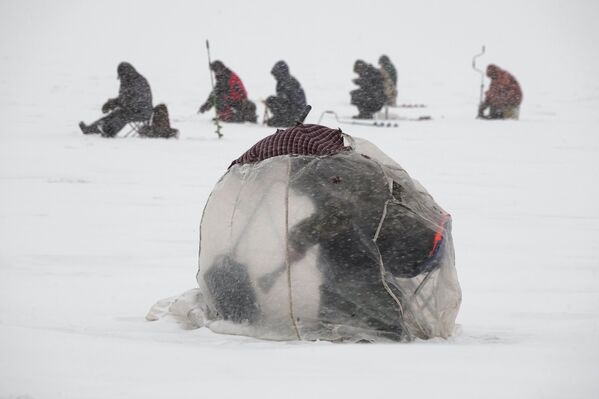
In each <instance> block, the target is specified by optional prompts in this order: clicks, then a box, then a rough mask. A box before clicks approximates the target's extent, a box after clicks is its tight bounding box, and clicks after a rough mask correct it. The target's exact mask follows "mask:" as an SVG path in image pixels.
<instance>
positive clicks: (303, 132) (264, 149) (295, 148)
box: [229, 124, 350, 168]
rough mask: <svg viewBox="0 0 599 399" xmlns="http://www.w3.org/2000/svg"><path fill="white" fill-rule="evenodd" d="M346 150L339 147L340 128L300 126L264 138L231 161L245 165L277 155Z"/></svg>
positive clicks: (233, 163) (340, 138) (344, 147)
mask: <svg viewBox="0 0 599 399" xmlns="http://www.w3.org/2000/svg"><path fill="white" fill-rule="evenodd" d="M349 148H350V147H346V146H345V145H343V132H342V131H341V129H331V128H328V127H326V126H321V125H303V124H299V125H297V126H294V127H291V128H289V129H286V130H280V129H279V130H277V132H276V133H274V134H272V135H270V136H268V137H265V138H264V139H262V140H260V141H259V142H257V143H256V144H254V145H253V146H252V148H250V149H249V150H247V151H246V152H245V153H244V154H243V155H242V156H240V157H239V158H237V159H236V160H234V161H233V162H232V163H231V165H230V166H229V168H230V167H231V166H233V165H235V164H246V163H254V162H259V161H263V160H265V159H268V158H272V157H276V156H279V155H314V156H322V155H332V154H336V153H338V152H340V151H344V150H348V149H349Z"/></svg>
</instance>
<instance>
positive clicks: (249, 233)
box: [148, 136, 461, 342]
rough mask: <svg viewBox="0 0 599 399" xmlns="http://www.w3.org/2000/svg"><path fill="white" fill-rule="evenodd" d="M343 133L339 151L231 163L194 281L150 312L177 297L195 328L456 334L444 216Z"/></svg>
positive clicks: (412, 184)
mask: <svg viewBox="0 0 599 399" xmlns="http://www.w3.org/2000/svg"><path fill="white" fill-rule="evenodd" d="M346 140H348V141H349V143H348V144H349V145H350V146H351V149H350V150H347V151H342V152H340V153H338V154H336V155H330V156H324V157H315V156H293V155H286V156H278V157H274V158H270V159H266V160H264V161H261V162H258V163H253V164H244V165H235V166H233V167H231V168H230V169H229V171H228V172H227V173H226V174H225V175H224V176H223V177H222V178H221V180H220V181H219V182H218V184H217V185H216V187H215V188H214V190H213V192H212V194H211V195H210V198H209V200H208V203H207V204H206V207H205V209H204V214H203V217H202V223H201V239H200V259H199V271H198V274H197V281H198V284H199V289H198V290H194V291H190V292H189V293H187V294H186V296H185V295H184V296H182V297H181V298H178V299H176V300H173V299H171V300H166V302H163V303H162V304H161V303H160V302H159V303H158V304H157V305H156V306H155V308H154V309H153V311H154V313H155V314H154V315H153V316H152V312H151V314H150V315H149V316H148V317H149V318H152V317H154V318H156V317H158V315H159V314H160V313H161V309H163V310H162V311H163V312H168V311H169V310H170V312H171V313H177V310H176V309H174V310H173V309H172V308H173V307H176V306H179V308H181V309H182V310H179V311H178V312H179V313H180V315H181V317H182V318H187V319H189V320H188V322H190V323H191V324H195V325H196V326H202V325H206V326H207V327H208V328H210V329H211V330H213V331H215V332H219V333H226V334H238V335H248V336H252V337H257V338H263V339H273V340H330V341H336V342H346V341H347V342H357V341H369V342H378V341H410V340H413V339H415V338H420V339H428V338H433V337H448V336H449V335H451V333H452V332H453V330H454V326H455V318H456V316H457V313H458V310H459V306H460V302H461V290H460V286H459V283H458V279H457V274H456V270H455V262H454V249H453V242H452V239H451V218H450V216H449V215H448V214H447V213H446V212H445V211H444V210H443V209H441V208H440V207H439V206H438V205H437V204H436V203H435V201H434V200H433V198H432V197H431V196H430V195H429V194H428V193H427V192H426V190H425V189H424V188H423V187H422V186H420V185H419V184H418V182H416V181H415V180H412V179H411V178H410V176H409V175H408V174H407V173H406V171H405V170H403V169H402V168H401V167H400V166H399V165H398V164H397V163H395V162H394V161H393V160H391V159H390V158H389V157H387V156H386V155H385V154H383V153H382V152H381V151H380V150H379V149H378V148H376V147H375V146H374V145H373V144H371V143H369V142H368V141H366V140H361V139H357V138H351V137H349V136H347V137H346ZM173 304H174V305H175V306H173ZM182 304H185V305H184V306H182ZM161 306H162V308H161Z"/></svg>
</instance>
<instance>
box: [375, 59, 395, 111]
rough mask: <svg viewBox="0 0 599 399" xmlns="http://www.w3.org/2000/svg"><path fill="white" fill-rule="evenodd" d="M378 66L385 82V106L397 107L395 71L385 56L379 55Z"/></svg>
mask: <svg viewBox="0 0 599 399" xmlns="http://www.w3.org/2000/svg"><path fill="white" fill-rule="evenodd" d="M379 66H380V67H381V69H380V71H381V74H382V75H383V80H384V82H385V96H386V97H387V101H386V102H385V105H390V106H392V107H394V106H396V105H397V71H396V69H395V66H394V65H393V63H392V62H391V60H390V59H389V57H387V56H386V55H381V57H380V58H379Z"/></svg>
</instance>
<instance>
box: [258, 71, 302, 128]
mask: <svg viewBox="0 0 599 399" xmlns="http://www.w3.org/2000/svg"><path fill="white" fill-rule="evenodd" d="M270 73H271V74H272V76H274V78H275V79H276V80H277V95H276V96H270V97H268V98H267V99H266V107H267V108H268V109H269V110H270V112H271V114H272V116H271V117H270V118H269V119H268V120H266V124H267V125H268V126H275V127H289V126H293V125H294V124H295V122H296V121H297V120H298V119H299V117H300V114H301V113H302V111H303V110H304V108H305V107H306V94H305V93H304V89H302V86H301V85H300V83H299V82H298V81H297V79H296V78H295V77H293V76H292V75H291V74H290V73H289V66H288V65H287V63H286V62H285V61H278V62H277V63H276V64H275V65H274V66H273V67H272V70H271V71H270Z"/></svg>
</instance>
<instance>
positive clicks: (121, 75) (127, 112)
mask: <svg viewBox="0 0 599 399" xmlns="http://www.w3.org/2000/svg"><path fill="white" fill-rule="evenodd" d="M117 74H118V79H119V80H120V81H121V86H120V88H119V96H118V97H117V98H112V99H110V100H108V101H106V103H105V104H104V105H103V106H102V112H103V113H105V114H106V113H107V114H108V115H106V116H105V117H103V118H100V119H99V120H97V121H96V122H94V123H92V124H91V125H86V124H85V123H84V122H80V123H79V127H80V128H81V131H82V132H83V133H84V134H101V135H102V136H103V137H114V136H116V135H117V134H118V132H119V131H120V130H121V129H122V128H123V127H125V126H126V125H127V124H128V123H131V122H146V121H149V120H150V118H151V116H152V91H151V90H150V85H149V84H148V81H147V80H146V78H144V77H143V76H142V75H141V74H140V73H139V72H137V71H136V70H135V68H134V67H133V66H132V65H131V64H129V63H128V62H121V63H120V64H119V66H118V68H117Z"/></svg>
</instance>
